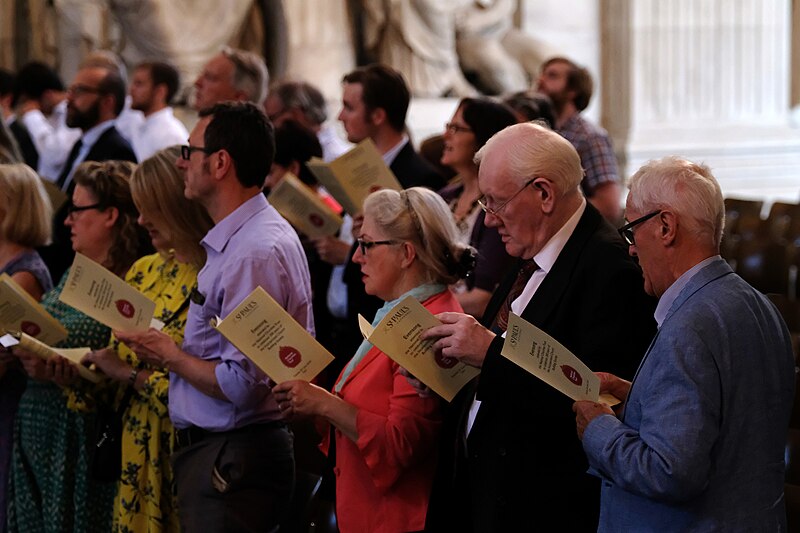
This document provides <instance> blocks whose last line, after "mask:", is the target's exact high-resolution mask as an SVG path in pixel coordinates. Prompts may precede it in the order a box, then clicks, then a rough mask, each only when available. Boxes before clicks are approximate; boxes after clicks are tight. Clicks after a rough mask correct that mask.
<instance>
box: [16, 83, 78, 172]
mask: <svg viewBox="0 0 800 533" xmlns="http://www.w3.org/2000/svg"><path fill="white" fill-rule="evenodd" d="M20 120H22V123H23V124H24V125H25V127H26V128H28V133H30V135H31V140H32V141H33V145H34V146H35V147H36V151H37V152H39V168H37V169H36V170H37V171H38V172H39V175H40V176H42V177H43V178H44V179H46V180H47V181H52V182H56V181H58V177H59V176H60V175H61V169H62V168H63V167H64V163H66V161H67V157H68V156H69V152H70V150H72V145H74V144H75V142H76V141H77V140H78V139H80V137H81V130H80V129H78V128H70V127H67V100H66V99H64V100H62V101H61V102H59V103H58V104H57V105H56V106H55V107H54V108H53V112H52V113H51V114H50V116H49V117H45V116H44V114H43V113H42V112H41V111H39V110H38V109H34V110H32V111H28V112H27V113H25V114H24V115H22V117H21V119H20Z"/></svg>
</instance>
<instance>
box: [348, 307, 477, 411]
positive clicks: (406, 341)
mask: <svg viewBox="0 0 800 533" xmlns="http://www.w3.org/2000/svg"><path fill="white" fill-rule="evenodd" d="M358 323H359V326H360V327H361V333H362V334H363V335H364V338H366V339H367V340H368V341H369V342H371V343H372V344H373V345H375V346H377V347H378V349H379V350H380V351H382V352H383V353H385V354H386V355H387V356H389V358H390V359H392V360H393V361H394V362H396V363H397V364H398V365H400V366H402V367H403V368H405V369H406V370H408V371H409V372H410V373H411V374H413V375H414V377H416V378H417V379H418V380H420V381H421V382H422V383H424V384H425V385H427V386H428V387H430V388H431V390H433V391H434V392H435V393H436V394H438V395H439V396H441V397H442V398H444V399H445V400H447V401H448V402H449V401H452V400H453V398H454V397H455V395H456V394H457V393H458V391H459V390H461V388H462V387H463V386H464V385H466V384H467V383H469V382H470V381H471V380H472V379H473V378H474V377H475V376H477V375H478V374H479V373H480V370H479V369H477V368H475V367H472V366H469V365H466V364H464V363H460V362H459V361H458V360H456V359H452V358H450V357H443V356H442V355H441V353H437V352H435V351H434V350H433V348H432V345H433V343H434V342H435V339H433V340H422V338H420V334H421V333H422V332H423V331H425V330H427V329H429V328H432V327H433V326H440V325H441V324H442V323H441V322H440V321H439V320H437V319H436V317H435V316H433V315H432V314H431V312H430V311H428V310H427V309H425V307H423V305H422V304H421V303H419V301H417V299H416V298H414V297H413V296H408V297H406V298H403V299H402V300H401V301H400V302H399V303H398V304H397V305H396V306H394V307H393V308H392V309H391V310H390V311H389V312H388V313H387V314H386V317H384V319H383V320H381V321H380V322H379V323H378V325H377V326H376V327H375V328H374V329H373V327H372V325H371V324H370V323H369V322H368V321H367V320H366V319H365V318H364V317H363V316H361V315H359V316H358Z"/></svg>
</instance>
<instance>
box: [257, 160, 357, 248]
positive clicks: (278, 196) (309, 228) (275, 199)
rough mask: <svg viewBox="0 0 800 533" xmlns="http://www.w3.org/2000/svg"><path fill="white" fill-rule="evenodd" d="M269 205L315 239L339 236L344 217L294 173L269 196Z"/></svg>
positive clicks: (282, 181) (288, 175) (282, 180)
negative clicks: (326, 203)
mask: <svg viewBox="0 0 800 533" xmlns="http://www.w3.org/2000/svg"><path fill="white" fill-rule="evenodd" d="M269 203H270V204H271V205H272V207H274V208H275V209H277V210H278V213H280V214H281V215H282V216H283V218H285V219H286V220H288V221H289V223H290V224H291V225H292V226H294V227H295V228H297V230H298V231H300V233H303V234H305V235H307V236H308V237H310V238H312V239H316V238H319V237H327V236H328V235H336V233H338V231H339V228H340V227H341V226H342V217H340V216H339V215H337V214H336V213H334V212H333V209H331V208H330V207H328V206H327V205H325V202H323V201H322V199H320V197H319V196H317V194H316V193H315V192H314V191H312V190H311V189H310V188H309V187H308V186H306V184H305V183H303V182H302V181H300V180H299V179H298V178H297V177H296V176H295V175H294V174H290V173H287V174H286V175H285V176H284V177H283V179H281V181H280V183H278V185H277V186H275V188H274V189H272V192H270V193H269Z"/></svg>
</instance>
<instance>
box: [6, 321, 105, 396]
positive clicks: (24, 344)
mask: <svg viewBox="0 0 800 533" xmlns="http://www.w3.org/2000/svg"><path fill="white" fill-rule="evenodd" d="M0 344H2V345H3V347H5V348H11V347H12V346H19V347H20V348H22V349H25V350H28V351H29V352H31V353H33V354H35V355H38V356H39V357H41V358H42V359H44V360H45V361H46V360H48V359H50V358H51V357H63V358H64V359H66V360H68V361H69V362H70V363H72V364H73V365H74V366H75V368H77V369H78V374H79V375H80V376H81V377H82V378H83V379H87V380H89V381H91V382H92V383H99V382H100V380H102V379H103V377H104V376H103V375H102V374H100V373H98V372H95V371H93V370H89V369H88V368H86V367H85V366H83V365H82V364H81V359H83V356H85V355H86V354H87V353H89V352H91V351H92V350H91V348H53V347H52V346H48V345H47V344H45V343H43V342H41V341H39V340H36V339H34V338H33V337H31V336H30V335H28V334H27V333H22V332H9V333H7V334H5V335H3V336H2V337H0Z"/></svg>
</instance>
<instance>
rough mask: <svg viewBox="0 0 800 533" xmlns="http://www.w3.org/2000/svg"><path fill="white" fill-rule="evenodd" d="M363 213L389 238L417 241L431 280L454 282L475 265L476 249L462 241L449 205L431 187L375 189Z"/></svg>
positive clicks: (421, 258) (367, 200)
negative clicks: (400, 189)
mask: <svg viewBox="0 0 800 533" xmlns="http://www.w3.org/2000/svg"><path fill="white" fill-rule="evenodd" d="M364 215H365V216H369V217H371V218H372V219H373V220H374V221H375V224H376V225H377V226H378V227H379V228H380V229H381V231H382V232H383V233H385V234H386V236H387V237H388V238H389V239H392V240H399V241H408V242H410V243H412V244H413V245H414V248H415V250H416V257H417V260H419V261H420V263H422V265H423V267H424V270H425V271H426V272H427V275H428V281H429V282H439V283H444V284H451V283H455V282H456V281H458V280H459V279H461V278H463V277H465V276H466V275H467V274H468V272H469V271H470V270H472V268H473V267H474V264H475V254H476V252H475V249H474V248H472V247H471V246H469V245H467V244H465V243H463V242H461V240H460V237H459V233H458V229H456V224H455V221H454V220H453V214H452V213H451V212H450V208H449V207H447V204H446V203H445V201H444V200H443V199H442V197H441V196H439V195H438V194H436V193H435V192H433V191H431V190H430V189H426V188H424V187H411V188H410V189H406V190H404V191H400V192H398V191H393V190H390V189H382V190H379V191H375V192H374V193H372V194H370V195H369V196H368V197H367V199H366V200H365V201H364Z"/></svg>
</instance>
